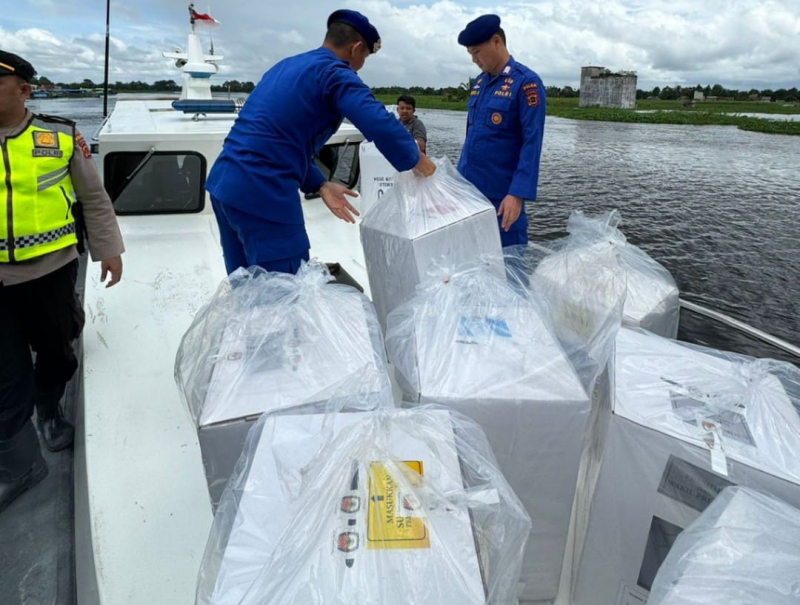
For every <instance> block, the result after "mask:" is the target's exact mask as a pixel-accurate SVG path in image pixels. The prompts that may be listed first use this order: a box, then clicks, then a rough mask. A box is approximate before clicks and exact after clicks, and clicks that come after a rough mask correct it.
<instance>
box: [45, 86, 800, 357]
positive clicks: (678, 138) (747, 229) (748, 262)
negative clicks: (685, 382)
mask: <svg viewBox="0 0 800 605" xmlns="http://www.w3.org/2000/svg"><path fill="white" fill-rule="evenodd" d="M113 103H114V99H110V107H111V106H113ZM30 107H31V109H33V110H34V111H41V112H43V113H52V114H56V115H63V116H67V117H71V118H73V119H75V120H77V121H78V124H79V127H80V128H81V129H82V130H83V132H84V134H85V135H86V137H87V139H88V138H89V137H90V136H91V135H92V134H94V131H95V130H96V129H97V128H98V126H99V125H100V122H101V121H102V107H103V103H102V99H56V100H37V101H32V102H30ZM418 115H419V117H420V118H421V119H422V120H423V121H424V122H425V125H426V126H427V129H428V137H429V143H428V152H429V153H430V155H432V156H441V155H446V156H448V157H449V158H450V159H452V160H453V161H454V162H455V161H457V159H458V155H459V153H460V150H461V145H462V143H463V140H464V128H465V117H466V114H464V113H461V112H454V111H437V110H420V111H419V112H418ZM487 161H491V158H487ZM613 208H616V209H618V210H619V211H620V213H621V216H622V225H621V228H622V230H623V232H624V233H625V235H626V236H627V238H628V240H629V241H630V242H631V243H633V244H635V245H637V246H639V247H641V248H642V249H643V250H644V251H645V252H647V253H648V254H650V255H651V256H652V257H653V258H655V259H656V260H657V261H659V262H660V263H662V264H663V265H664V266H665V267H667V269H669V271H670V272H671V273H672V275H673V276H674V277H675V280H676V282H677V283H678V286H679V288H680V291H681V296H682V297H684V298H686V299H687V300H691V301H694V302H698V303H700V304H703V305H705V306H708V307H711V308H714V309H717V310H720V311H722V312H724V313H727V314H729V315H731V316H732V317H734V318H736V319H740V320H742V321H744V322H746V323H748V324H751V325H752V326H754V327H757V328H760V329H761V330H764V331H766V332H768V333H770V334H774V335H776V336H778V337H780V338H783V339H784V340H787V341H789V342H791V343H793V344H796V345H800V268H799V267H800V137H791V136H786V135H766V134H759V133H752V132H745V131H742V130H738V129H736V128H735V127H728V126H679V125H662V124H623V123H610V122H591V121H573V120H566V119H562V118H555V117H548V118H547V123H546V126H545V140H544V148H543V153H542V163H541V172H540V178H539V199H538V200H536V201H535V202H533V203H531V204H530V205H529V206H528V215H529V218H530V225H531V226H530V236H531V239H532V240H550V239H555V238H558V237H562V236H564V235H566V231H565V226H566V222H567V218H568V216H569V213H570V211H571V210H573V209H581V210H583V211H585V212H587V213H595V212H601V211H606V210H610V209H613ZM681 323H682V329H681V338H682V339H686V340H691V341H694V342H699V343H702V344H710V345H713V346H717V347H720V348H726V349H731V350H738V351H740V352H744V353H750V354H754V355H766V356H772V357H782V358H785V359H792V358H791V357H783V356H782V355H780V353H778V352H777V351H775V350H772V349H770V348H767V347H763V346H761V345H759V344H758V343H757V342H755V341H750V340H749V339H744V338H741V337H739V336H737V335H734V334H732V333H731V332H730V331H729V330H727V329H722V328H720V327H718V326H715V325H711V324H709V323H708V322H707V321H705V320H702V321H700V320H699V318H697V317H691V314H687V313H683V315H682V318H681ZM795 361H796V359H795Z"/></svg>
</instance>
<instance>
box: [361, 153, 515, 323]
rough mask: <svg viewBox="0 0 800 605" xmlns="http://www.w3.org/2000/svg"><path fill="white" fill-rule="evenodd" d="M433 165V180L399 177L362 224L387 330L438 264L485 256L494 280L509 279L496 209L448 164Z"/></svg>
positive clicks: (374, 288) (369, 268)
mask: <svg viewBox="0 0 800 605" xmlns="http://www.w3.org/2000/svg"><path fill="white" fill-rule="evenodd" d="M433 161H434V163H435V164H436V168H437V170H436V172H435V173H434V174H433V176H431V177H428V178H420V177H417V176H415V175H414V174H413V172H404V173H401V174H398V175H397V177H396V180H395V185H394V187H393V188H392V189H391V190H390V191H389V193H387V194H386V195H385V196H383V197H382V198H381V202H380V203H379V204H376V205H375V206H373V207H372V208H371V209H370V210H369V211H368V212H367V213H366V215H365V216H364V219H363V220H362V221H361V242H362V244H363V247H364V258H365V260H366V263H367V273H368V275H369V283H370V290H371V292H372V300H373V302H374V303H375V309H376V311H377V314H378V319H379V320H380V322H381V325H382V326H384V327H385V320H386V316H387V315H388V314H389V313H390V312H391V311H392V309H394V308H395V307H397V305H399V304H400V303H402V302H403V301H404V300H405V299H406V298H408V297H409V296H411V295H412V294H413V293H414V288H415V287H416V285H417V284H418V283H419V282H420V281H422V279H423V277H424V276H425V274H426V272H427V270H428V268H429V267H430V265H431V264H432V262H434V261H437V262H438V261H440V260H441V259H445V260H446V262H448V263H451V264H454V265H459V264H461V263H464V262H468V261H471V260H474V259H476V258H479V257H480V256H481V255H484V254H486V255H489V256H491V258H493V259H494V260H493V261H492V263H493V267H494V270H495V272H496V274H497V275H498V276H500V277H502V276H504V274H505V269H504V267H503V263H502V258H501V255H502V248H501V246H500V231H499V229H498V226H497V216H496V212H495V209H494V206H492V204H491V202H489V200H487V199H486V198H485V197H484V196H483V194H481V193H480V191H478V190H477V189H476V188H475V186H474V185H472V184H471V183H470V182H469V181H467V180H466V179H465V178H464V177H462V176H461V175H460V174H458V172H456V170H455V168H454V167H453V165H452V164H451V163H450V161H449V160H448V159H446V158H437V159H435V160H433Z"/></svg>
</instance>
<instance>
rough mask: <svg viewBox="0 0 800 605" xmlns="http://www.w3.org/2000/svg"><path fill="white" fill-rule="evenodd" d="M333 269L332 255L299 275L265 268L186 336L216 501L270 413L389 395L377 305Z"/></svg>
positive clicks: (208, 310)
mask: <svg viewBox="0 0 800 605" xmlns="http://www.w3.org/2000/svg"><path fill="white" fill-rule="evenodd" d="M243 271H244V270H243ZM234 275H235V274H234ZM243 275H247V274H246V273H243ZM325 279H329V277H328V274H327V270H326V269H325V268H324V266H322V265H319V266H317V267H314V266H313V264H309V265H304V268H302V269H301V272H300V273H299V274H298V276H294V275H286V274H275V273H266V272H263V271H262V272H260V273H258V274H257V276H256V277H255V278H253V279H249V280H248V281H247V282H246V283H244V284H240V285H237V286H236V287H234V288H232V289H230V290H229V291H227V290H223V293H222V294H218V295H217V297H216V298H215V299H214V300H212V302H211V303H210V304H209V305H208V306H206V307H205V308H204V309H203V310H202V311H201V312H200V313H198V317H197V319H196V320H195V323H194V324H193V325H192V327H191V328H190V329H189V331H188V332H187V335H186V336H185V337H184V341H183V342H182V343H181V351H180V353H179V360H178V363H177V365H178V366H179V368H180V371H179V384H181V385H182V388H183V390H184V392H185V393H188V395H187V397H188V398H189V399H190V402H191V403H190V408H192V414H193V416H194V417H195V421H196V424H197V427H198V439H199V442H200V449H201V453H202V457H203V465H204V467H205V471H206V479H207V481H208V488H209V495H210V497H211V502H212V506H216V503H217V501H218V500H219V497H220V495H221V494H222V490H223V489H224V487H225V483H226V482H227V480H228V477H230V474H231V472H232V471H233V468H234V466H235V464H236V461H237V459H238V458H239V455H240V454H241V451H242V446H243V444H244V440H245V437H246V435H247V431H248V430H249V429H250V427H251V426H252V424H253V422H254V421H255V420H256V419H257V418H258V417H259V416H260V415H261V414H262V413H264V412H268V411H273V410H276V409H285V408H290V407H295V406H299V405H301V404H314V403H318V404H319V405H320V406H325V405H326V404H327V403H328V402H329V401H330V400H331V399H340V398H348V397H350V396H353V395H358V397H359V401H368V400H369V398H368V397H366V396H365V395H369V394H372V395H374V398H373V401H374V402H375V403H376V405H377V404H379V403H381V402H383V401H386V400H387V399H386V398H387V397H388V393H389V392H390V386H389V378H388V374H387V372H386V365H385V360H384V352H383V342H382V338H381V333H380V328H379V326H378V322H377V318H376V317H375V312H374V309H373V308H372V305H371V304H370V303H369V300H368V299H367V298H366V297H365V296H364V295H363V294H361V293H359V292H357V291H356V290H354V289H353V288H349V287H346V286H342V285H338V284H330V283H325V282H324V280H325ZM276 292H277V294H276ZM233 299H236V300H235V301H234V300H233ZM237 301H238V302H237ZM241 301H243V302H241ZM323 409H324V408H323Z"/></svg>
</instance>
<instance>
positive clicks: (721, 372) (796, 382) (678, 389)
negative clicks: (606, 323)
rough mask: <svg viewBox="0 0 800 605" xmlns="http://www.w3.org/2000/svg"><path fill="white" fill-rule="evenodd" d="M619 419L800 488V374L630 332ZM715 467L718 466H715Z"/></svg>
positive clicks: (621, 343)
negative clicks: (778, 477) (693, 445)
mask: <svg viewBox="0 0 800 605" xmlns="http://www.w3.org/2000/svg"><path fill="white" fill-rule="evenodd" d="M614 390H615V404H614V413H615V415H618V416H621V417H625V418H628V419H629V420H632V421H633V422H636V423H639V424H642V425H644V426H648V427H651V428H653V429H655V430H657V431H659V432H662V433H666V434H669V435H673V436H675V437H677V438H679V439H682V440H684V441H688V442H690V443H694V444H696V445H698V446H701V447H704V448H707V449H708V450H709V452H710V454H709V458H710V459H711V458H712V455H711V454H714V456H713V457H715V458H717V459H718V460H719V465H720V467H721V471H724V462H725V459H727V458H733V459H735V460H738V461H740V462H742V463H745V464H747V465H749V466H752V467H754V468H758V469H760V470H763V471H764V472H767V473H771V474H774V475H776V476H780V477H784V478H786V479H788V480H790V481H793V482H795V483H800V455H798V452H800V398H799V397H800V370H798V369H797V367H796V366H793V365H792V364H789V363H786V362H782V361H775V360H772V359H754V358H751V357H747V356H744V355H737V354H733V353H724V352H721V351H715V350H712V349H707V348H705V347H699V346H693V345H689V344H685V343H678V342H674V341H669V340H665V339H663V338H660V337H658V336H655V335H652V334H649V333H646V332H641V331H633V330H628V329H624V330H621V331H620V333H619V336H618V337H617V342H616V362H615V365H614ZM711 461H712V462H715V461H714V460H711Z"/></svg>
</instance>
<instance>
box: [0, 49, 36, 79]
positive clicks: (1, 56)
mask: <svg viewBox="0 0 800 605" xmlns="http://www.w3.org/2000/svg"><path fill="white" fill-rule="evenodd" d="M35 75H36V70H35V69H34V68H33V65H31V64H30V63H28V62H27V61H26V60H25V59H23V58H22V57H20V56H19V55H15V54H14V53H9V52H6V51H4V50H0V76H19V77H20V78H22V79H23V80H25V81H26V82H30V81H31V80H32V79H33V76H35Z"/></svg>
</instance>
